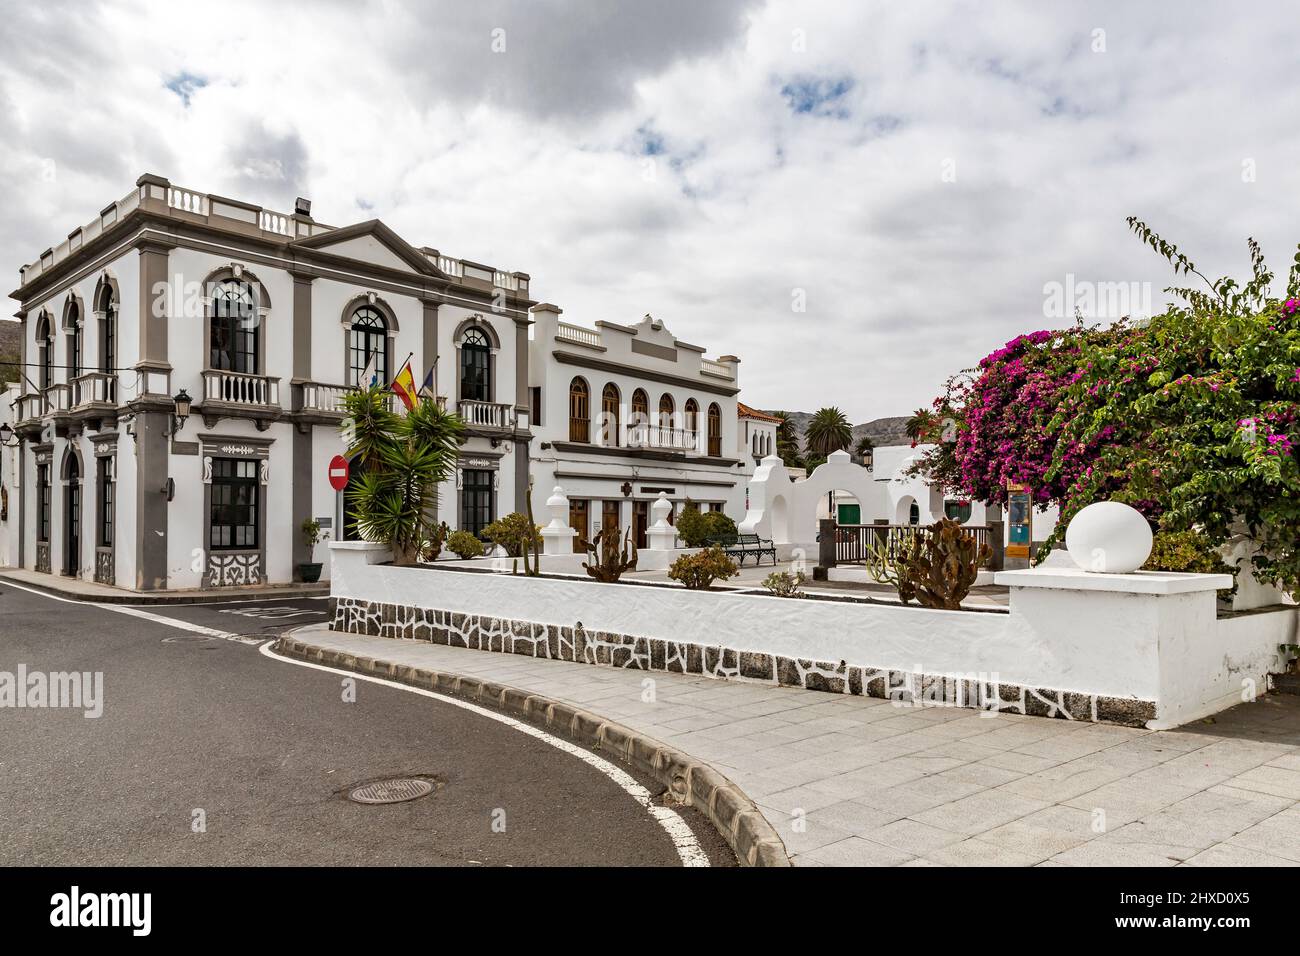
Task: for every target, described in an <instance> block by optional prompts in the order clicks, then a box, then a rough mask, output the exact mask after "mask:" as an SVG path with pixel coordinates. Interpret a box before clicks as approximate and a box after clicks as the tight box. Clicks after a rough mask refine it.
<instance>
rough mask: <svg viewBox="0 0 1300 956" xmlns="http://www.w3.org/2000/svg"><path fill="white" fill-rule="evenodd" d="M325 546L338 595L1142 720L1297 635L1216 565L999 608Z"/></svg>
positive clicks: (1023, 585) (1086, 582) (1055, 571)
mask: <svg viewBox="0 0 1300 956" xmlns="http://www.w3.org/2000/svg"><path fill="white" fill-rule="evenodd" d="M330 551H331V555H332V559H333V562H334V568H333V578H332V582H331V583H332V591H331V594H332V595H333V596H334V597H336V598H351V599H355V600H360V601H368V602H375V603H383V604H395V605H404V606H412V607H422V608H430V607H432V608H438V609H442V610H446V611H453V612H460V613H463V614H472V615H486V616H490V617H498V618H509V619H515V620H523V621H533V622H537V623H540V624H551V625H558V626H566V627H573V626H576V625H578V624H579V623H580V624H581V626H582V627H583V628H584V629H585V630H586V631H588V632H591V631H608V632H612V633H616V634H626V635H633V636H636V637H646V638H652V639H659V640H664V641H668V642H679V643H681V642H684V643H692V644H698V645H702V646H706V647H723V648H729V649H732V650H736V651H750V652H758V653H767V654H771V655H776V656H781V657H786V658H794V659H803V660H810V661H823V662H830V663H832V664H838V663H840V662H847V663H848V664H849V665H854V666H861V667H867V668H873V669H877V670H890V671H905V672H911V673H917V674H927V675H952V676H960V677H968V678H969V677H974V676H975V675H982V679H984V680H987V681H990V682H994V683H998V684H1002V685H1020V686H1022V687H1026V688H1038V689H1048V690H1052V691H1064V692H1069V693H1074V694H1082V695H1090V696H1094V697H1097V698H1111V699H1115V700H1120V701H1125V700H1136V701H1148V702H1154V712H1155V719H1154V720H1151V721H1150V722H1149V724H1148V726H1151V727H1155V728H1163V727H1170V726H1175V725H1177V724H1180V723H1185V722H1187V721H1189V720H1194V719H1197V718H1199V717H1203V716H1205V715H1206V714H1209V713H1213V712H1215V711H1217V710H1222V709H1224V708H1225V707H1229V706H1232V705H1234V704H1236V703H1238V702H1240V700H1241V699H1242V682H1243V680H1253V681H1254V682H1255V686H1256V687H1257V688H1258V689H1259V690H1260V691H1261V692H1262V691H1263V690H1264V689H1265V687H1266V685H1265V683H1264V680H1265V675H1266V674H1267V673H1268V672H1270V671H1277V670H1280V669H1281V667H1282V663H1283V662H1282V659H1281V656H1280V654H1279V651H1278V645H1279V644H1282V643H1286V642H1287V641H1288V640H1289V639H1291V637H1292V635H1294V633H1295V629H1296V615H1297V613H1298V612H1297V611H1296V610H1294V609H1291V610H1284V611H1278V612H1270V613H1263V614H1253V615H1245V616H1240V617H1235V618H1229V619H1224V620H1218V619H1217V618H1216V616H1215V592H1216V590H1217V589H1219V588H1222V587H1225V586H1227V585H1228V584H1230V583H1231V579H1230V578H1228V577H1227V576H1226V575H1185V574H1172V573H1166V572H1138V573H1136V574H1126V575H1106V574H1093V573H1089V572H1084V571H1079V570H1077V569H1068V568H1059V567H1058V568H1049V569H1038V570H1034V571H1013V572H1002V573H1000V574H999V575H998V576H997V577H998V582H999V583H1004V584H1007V585H1008V586H1009V587H1010V588H1011V603H1010V613H1005V614H1003V613H981V612H971V611H937V610H930V609H925V608H918V607H892V606H882V605H876V604H865V603H858V602H851V601H842V600H814V599H803V600H792V599H788V598H777V597H769V596H766V595H756V594H742V593H737V592H728V591H717V592H713V591H687V590H685V589H682V588H676V587H652V586H644V585H637V584H632V583H620V584H601V583H599V582H596V581H591V580H587V579H554V578H542V579H538V578H528V577H524V576H523V575H512V574H509V573H505V574H501V573H489V572H486V571H485V572H480V573H464V572H457V571H444V570H442V569H440V568H430V567H414V568H399V567H393V566H392V565H389V564H384V563H380V562H384V561H386V560H387V553H386V552H385V551H383V550H382V549H380V548H378V547H376V546H374V545H367V544H358V543H350V542H348V543H334V544H331V546H330ZM569 557H570V556H567V555H560V556H553V557H552V558H551V559H550V560H551V561H552V562H558V561H559V559H563V558H569ZM571 557H573V558H578V559H580V558H581V556H580V555H574V556H571ZM547 560H548V559H546V558H544V559H543V567H544V569H546V570H550V569H547V568H546V567H545V565H546V561H547ZM440 563H441V562H440ZM466 564H470V565H477V566H479V567H483V565H484V562H481V561H475V562H466ZM554 570H557V571H558V570H559V569H558V567H556V568H555V569H554Z"/></svg>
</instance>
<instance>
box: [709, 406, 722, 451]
mask: <svg viewBox="0 0 1300 956" xmlns="http://www.w3.org/2000/svg"><path fill="white" fill-rule="evenodd" d="M709 454H710V455H711V456H713V457H714V458H718V457H720V456H721V455H722V409H721V408H719V407H718V403H717V402H713V403H712V404H710V405H709Z"/></svg>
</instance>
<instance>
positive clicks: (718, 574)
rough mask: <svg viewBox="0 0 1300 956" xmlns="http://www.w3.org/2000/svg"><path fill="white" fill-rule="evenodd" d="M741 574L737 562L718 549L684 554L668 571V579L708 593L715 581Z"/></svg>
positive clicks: (693, 589)
mask: <svg viewBox="0 0 1300 956" xmlns="http://www.w3.org/2000/svg"><path fill="white" fill-rule="evenodd" d="M739 573H740V568H738V567H737V566H736V562H735V561H732V560H731V558H729V557H727V554H726V552H725V551H723V550H722V549H721V548H716V547H715V548H706V549H705V550H703V551H697V552H696V553H695V554H683V555H682V556H681V557H680V558H678V559H677V560H676V561H674V562H673V563H672V566H671V567H669V569H668V577H670V578H671V579H672V580H674V581H680V582H681V583H682V584H684V585H686V587H687V588H689V589H690V590H692V591H706V590H708V588H709V586H710V585H711V584H713V582H714V581H725V580H726V579H727V578H734V577H735V576H736V575H737V574H739Z"/></svg>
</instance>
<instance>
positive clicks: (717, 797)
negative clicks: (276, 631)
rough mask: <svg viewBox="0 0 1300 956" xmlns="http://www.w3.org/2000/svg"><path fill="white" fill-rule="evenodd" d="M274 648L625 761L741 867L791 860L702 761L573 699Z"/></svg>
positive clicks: (299, 647)
mask: <svg viewBox="0 0 1300 956" xmlns="http://www.w3.org/2000/svg"><path fill="white" fill-rule="evenodd" d="M275 651H276V653H278V654H283V655H284V656H285V657H293V658H296V659H298V660H302V661H308V662H310V663H313V664H324V665H326V666H328V667H337V668H339V669H341V670H350V671H356V672H357V673H363V674H374V675H376V676H381V677H384V678H386V679H388V680H393V681H397V682H398V683H402V684H410V685H411V686H412V687H419V688H421V689H423V690H431V691H436V692H437V693H439V694H446V695H447V696H450V697H460V698H463V699H465V700H469V701H472V702H474V703H476V704H479V705H483V706H488V707H493V708H495V709H496V710H499V711H501V712H503V713H507V714H510V715H511V716H512V717H518V718H520V719H522V720H526V721H528V722H529V723H531V724H536V725H538V726H540V727H545V728H546V729H547V730H550V731H553V732H559V733H561V734H563V735H564V736H565V737H567V738H569V739H570V740H572V741H573V742H574V743H576V744H579V745H581V746H583V747H587V748H588V749H590V750H598V751H602V752H603V753H606V754H611V755H613V756H614V757H616V758H618V759H619V760H621V761H624V762H625V763H630V764H631V765H632V766H634V767H636V768H637V769H638V770H640V771H642V772H643V773H647V774H649V775H650V776H652V777H654V778H655V779H656V780H658V781H659V782H660V783H662V784H664V785H665V786H666V787H667V788H668V789H669V791H670V792H671V793H672V794H673V796H674V797H676V798H677V799H679V800H680V801H682V802H683V803H686V804H689V805H690V806H693V807H695V808H696V809H697V810H700V811H701V812H703V813H704V815H705V816H707V817H708V818H709V822H710V823H712V824H713V826H714V828H715V829H716V830H717V831H718V833H719V834H721V836H722V838H723V839H724V840H726V841H727V845H728V846H730V847H731V849H732V850H733V851H734V852H735V854H736V859H737V860H739V861H740V864H741V865H742V866H790V865H791V863H790V858H789V856H788V855H787V854H786V851H785V844H784V843H783V842H781V838H780V837H779V836H778V835H777V833H776V831H775V830H774V829H772V825H771V824H770V823H768V822H767V819H766V818H765V817H764V816H763V814H762V813H761V812H760V811H759V809H758V807H757V806H755V805H754V802H753V801H752V800H750V799H749V797H747V796H745V794H744V793H742V792H741V791H740V789H739V788H738V787H736V785H735V784H733V783H732V782H731V781H730V780H728V779H727V778H726V777H724V776H723V775H722V774H720V773H718V772H717V771H716V770H714V769H713V768H712V767H710V766H709V765H708V764H706V763H704V762H703V761H700V760H697V759H695V758H694V757H691V756H689V755H687V754H684V753H682V752H681V751H680V750H674V749H673V748H672V747H669V746H667V745H665V744H662V743H660V742H659V741H657V740H655V739H653V738H651V737H646V736H644V735H643V734H639V733H637V732H636V731H634V730H632V729H631V728H629V727H625V726H623V725H622V724H618V723H615V722H614V721H612V720H606V719H605V718H603V717H600V716H599V715H597V714H593V713H591V712H590V711H587V710H582V709H581V708H579V707H575V706H574V705H573V704H566V703H564V702H562V701H558V700H554V699H552V698H549V697H543V696H541V695H540V694H530V693H528V692H527V691H524V690H519V689H518V688H515V687H508V686H506V685H504V684H496V683H492V682H490V681H483V680H480V679H479V678H477V677H465V676H463V675H460V674H447V673H443V672H440V671H431V670H426V669H424V668H418V667H411V666H409V665H407V664H395V663H392V662H391V661H383V660H377V659H375V658H373V657H362V656H359V655H356V654H348V653H346V652H344V651H335V650H327V649H325V648H322V647H317V646H315V645H314V644H309V643H307V642H305V641H301V640H298V639H297V638H295V637H293V636H292V635H285V636H282V637H281V638H280V639H279V640H278V641H276V643H275Z"/></svg>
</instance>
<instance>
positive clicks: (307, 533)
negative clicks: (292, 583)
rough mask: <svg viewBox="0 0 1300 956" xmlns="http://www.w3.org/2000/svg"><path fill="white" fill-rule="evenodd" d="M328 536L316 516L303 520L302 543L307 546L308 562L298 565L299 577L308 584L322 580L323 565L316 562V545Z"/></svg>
mask: <svg viewBox="0 0 1300 956" xmlns="http://www.w3.org/2000/svg"><path fill="white" fill-rule="evenodd" d="M328 537H329V534H328V533H326V532H322V531H321V529H320V522H319V521H317V520H316V519H315V518H308V519H306V520H305V521H303V523H302V543H303V544H305V545H306V546H307V563H306V564H300V565H298V577H300V578H302V580H303V581H305V582H306V583H308V584H315V583H316V582H317V581H319V580H320V570H321V565H319V564H318V563H316V545H318V544H320V543H321V542H322V541H324V540H325V539H326V538H328Z"/></svg>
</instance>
